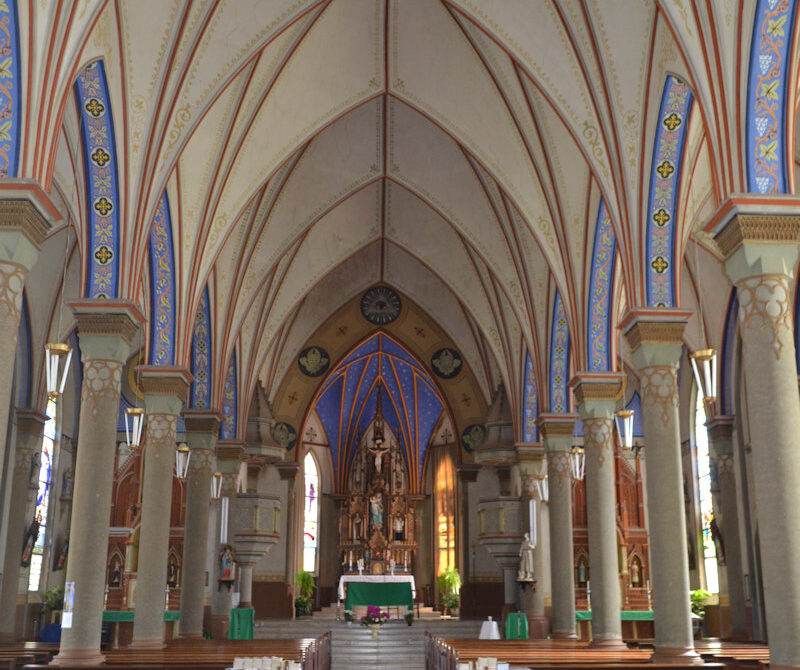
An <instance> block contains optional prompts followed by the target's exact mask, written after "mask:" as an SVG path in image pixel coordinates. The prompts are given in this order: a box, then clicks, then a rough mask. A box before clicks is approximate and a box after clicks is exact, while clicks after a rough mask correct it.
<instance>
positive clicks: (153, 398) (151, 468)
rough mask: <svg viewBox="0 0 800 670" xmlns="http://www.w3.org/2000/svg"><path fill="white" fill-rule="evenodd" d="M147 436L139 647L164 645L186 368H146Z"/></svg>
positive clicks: (142, 378)
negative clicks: (177, 435) (174, 483)
mask: <svg viewBox="0 0 800 670" xmlns="http://www.w3.org/2000/svg"><path fill="white" fill-rule="evenodd" d="M137 374H138V376H139V383H140V384H141V386H142V390H143V391H144V404H145V411H146V414H147V429H146V430H147V434H146V437H145V440H144V454H143V458H144V480H143V482H142V523H141V526H140V531H139V564H138V569H137V577H136V611H135V612H134V618H133V643H132V644H131V646H132V647H134V648H137V649H152V648H156V649H157V648H160V647H163V646H164V599H165V595H164V591H165V589H166V585H167V557H168V554H169V520H170V509H171V508H172V479H173V469H174V467H175V448H176V446H177V444H176V442H175V433H176V426H177V423H178V415H179V414H180V413H181V409H182V408H183V404H184V403H185V402H186V398H187V396H188V393H189V384H190V383H191V379H192V377H191V375H190V374H189V371H188V370H186V369H185V368H173V367H158V366H149V365H148V366H140V367H139V368H138V369H137Z"/></svg>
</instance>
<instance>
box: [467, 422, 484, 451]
mask: <svg viewBox="0 0 800 670" xmlns="http://www.w3.org/2000/svg"><path fill="white" fill-rule="evenodd" d="M485 438H486V429H485V428H484V427H483V426H481V424H479V423H473V424H472V425H471V426H467V427H466V428H465V429H464V431H463V432H462V433H461V444H462V445H463V447H464V449H466V450H467V451H472V450H473V449H477V448H478V447H480V446H481V445H482V444H483V440H484V439H485Z"/></svg>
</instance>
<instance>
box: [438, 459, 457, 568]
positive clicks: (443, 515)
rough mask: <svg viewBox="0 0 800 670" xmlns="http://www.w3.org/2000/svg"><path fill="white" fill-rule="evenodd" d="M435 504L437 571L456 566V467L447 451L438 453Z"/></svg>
mask: <svg viewBox="0 0 800 670" xmlns="http://www.w3.org/2000/svg"><path fill="white" fill-rule="evenodd" d="M434 486H435V491H434V501H435V505H436V535H437V542H436V549H437V552H438V560H437V564H438V571H437V573H436V574H441V573H442V572H444V571H445V570H447V569H448V568H454V567H456V533H455V498H456V469H455V467H454V466H453V458H452V456H451V455H450V453H449V452H444V453H440V458H439V461H438V463H437V466H436V482H435V484H434Z"/></svg>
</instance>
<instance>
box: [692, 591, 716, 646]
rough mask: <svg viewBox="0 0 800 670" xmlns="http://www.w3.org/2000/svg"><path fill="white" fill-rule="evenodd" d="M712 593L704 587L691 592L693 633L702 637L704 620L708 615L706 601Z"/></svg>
mask: <svg viewBox="0 0 800 670" xmlns="http://www.w3.org/2000/svg"><path fill="white" fill-rule="evenodd" d="M710 597H711V594H710V593H709V592H708V591H706V590H704V589H696V590H694V591H691V592H690V593H689V604H690V606H691V608H692V633H693V634H694V636H695V637H700V631H701V630H702V627H703V621H704V619H705V617H706V601H707V600H708V599H709V598H710Z"/></svg>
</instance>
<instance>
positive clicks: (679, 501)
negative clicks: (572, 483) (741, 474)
mask: <svg viewBox="0 0 800 670" xmlns="http://www.w3.org/2000/svg"><path fill="white" fill-rule="evenodd" d="M690 315H691V313H690V312H684V311H679V310H675V309H658V310H655V309H641V310H631V311H630V312H628V314H627V315H626V316H625V318H624V320H623V322H622V328H623V332H624V333H625V338H626V339H627V340H628V344H629V345H630V347H631V352H632V354H633V362H634V364H635V365H636V367H637V368H638V370H639V373H640V375H641V378H640V385H641V391H642V422H643V424H644V439H645V444H646V445H647V471H646V475H645V486H646V487H647V508H648V520H649V529H648V530H649V543H650V581H651V584H652V589H653V612H654V619H655V653H654V655H653V659H654V661H663V662H665V663H666V662H670V661H673V662H676V661H677V660H678V659H680V662H681V663H702V659H700V657H699V656H698V655H697V654H696V653H695V651H694V642H693V637H692V620H691V611H690V609H689V600H688V598H687V597H686V594H687V593H689V564H688V557H687V552H686V519H685V516H684V509H683V504H684V503H683V473H682V466H681V431H680V420H679V418H678V366H679V365H680V360H681V355H682V336H683V329H684V328H685V326H686V322H687V321H688V319H689V316H690Z"/></svg>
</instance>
